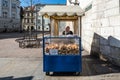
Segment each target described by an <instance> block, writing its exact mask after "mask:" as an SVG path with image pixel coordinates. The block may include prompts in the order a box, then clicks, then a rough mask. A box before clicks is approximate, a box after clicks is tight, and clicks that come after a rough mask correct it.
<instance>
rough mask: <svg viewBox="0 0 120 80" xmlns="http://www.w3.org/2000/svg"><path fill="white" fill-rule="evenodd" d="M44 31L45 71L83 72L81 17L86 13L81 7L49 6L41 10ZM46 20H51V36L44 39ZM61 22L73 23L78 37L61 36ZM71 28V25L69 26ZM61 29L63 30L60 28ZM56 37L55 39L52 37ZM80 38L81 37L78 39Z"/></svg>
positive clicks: (74, 31) (47, 72)
mask: <svg viewBox="0 0 120 80" xmlns="http://www.w3.org/2000/svg"><path fill="white" fill-rule="evenodd" d="M40 14H41V15H42V30H43V71H44V72H46V74H49V73H50V72H81V71H82V61H81V60H82V59H81V39H80V37H81V35H82V31H81V30H82V27H81V25H82V24H81V16H83V15H84V11H83V10H82V9H81V8H80V6H78V5H76V6H66V5H63V6H59V5H54V6H52V5H50V6H49V5H47V6H45V7H44V8H43V9H42V10H40ZM45 18H49V19H50V22H49V23H48V24H49V26H50V36H49V37H44V35H45V32H44V28H45V25H46V22H45ZM60 21H68V22H70V21H71V22H72V23H73V25H72V28H73V33H74V34H75V35H77V36H69V37H68V36H61V37H60V35H61V34H60V33H61V32H62V31H59V30H61V29H64V28H65V27H64V28H63V25H62V27H61V26H58V25H59V24H60ZM69 26H71V25H69ZM60 27H61V28H60ZM52 36H54V37H52ZM78 36H80V37H78Z"/></svg>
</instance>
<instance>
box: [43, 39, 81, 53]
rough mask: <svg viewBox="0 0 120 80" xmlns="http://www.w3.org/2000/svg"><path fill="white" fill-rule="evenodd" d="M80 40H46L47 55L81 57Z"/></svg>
mask: <svg viewBox="0 0 120 80" xmlns="http://www.w3.org/2000/svg"><path fill="white" fill-rule="evenodd" d="M79 45H80V44H79V38H66V37H65V38H47V39H45V54H46V55H79V52H80V51H79V50H80V49H79Z"/></svg>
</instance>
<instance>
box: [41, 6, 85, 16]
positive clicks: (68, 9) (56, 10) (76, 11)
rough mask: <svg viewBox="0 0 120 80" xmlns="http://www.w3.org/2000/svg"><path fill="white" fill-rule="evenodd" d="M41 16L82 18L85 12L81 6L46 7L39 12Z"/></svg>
mask: <svg viewBox="0 0 120 80" xmlns="http://www.w3.org/2000/svg"><path fill="white" fill-rule="evenodd" d="M39 14H40V15H45V14H47V15H49V16H54V15H57V16H64V15H67V16H82V15H83V14H84V10H82V9H81V7H80V6H78V5H75V6H66V5H46V6H45V7H44V8H42V10H40V12H39Z"/></svg>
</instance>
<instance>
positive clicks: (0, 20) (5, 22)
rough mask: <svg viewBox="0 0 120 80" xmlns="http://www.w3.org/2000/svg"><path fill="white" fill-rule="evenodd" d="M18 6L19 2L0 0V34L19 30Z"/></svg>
mask: <svg viewBox="0 0 120 80" xmlns="http://www.w3.org/2000/svg"><path fill="white" fill-rule="evenodd" d="M19 6H20V1H19V0H0V32H11V31H18V30H19V28H20V15H19V13H20V7H19Z"/></svg>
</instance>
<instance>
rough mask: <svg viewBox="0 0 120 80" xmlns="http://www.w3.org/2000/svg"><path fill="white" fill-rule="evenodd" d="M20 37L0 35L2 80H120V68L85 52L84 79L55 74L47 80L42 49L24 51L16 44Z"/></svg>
mask: <svg viewBox="0 0 120 80" xmlns="http://www.w3.org/2000/svg"><path fill="white" fill-rule="evenodd" d="M11 34H12V35H13V36H12V37H10V35H11ZM15 36H17V37H15ZM1 37H2V38H1ZM18 37H20V34H19V33H17V34H14V33H10V34H3V33H2V34H0V80H120V67H117V66H115V65H112V64H110V63H109V62H104V61H101V60H99V59H97V58H92V57H90V56H89V55H88V53H87V52H85V51H83V52H82V73H81V74H80V75H78V76H76V75H73V74H72V73H53V75H51V76H46V75H45V73H44V72H43V58H42V50H41V49H42V48H37V49H36V48H34V49H32V48H31V49H21V48H19V47H18V43H17V42H15V40H16V39H17V38H18Z"/></svg>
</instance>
